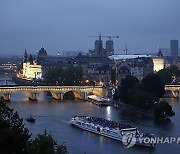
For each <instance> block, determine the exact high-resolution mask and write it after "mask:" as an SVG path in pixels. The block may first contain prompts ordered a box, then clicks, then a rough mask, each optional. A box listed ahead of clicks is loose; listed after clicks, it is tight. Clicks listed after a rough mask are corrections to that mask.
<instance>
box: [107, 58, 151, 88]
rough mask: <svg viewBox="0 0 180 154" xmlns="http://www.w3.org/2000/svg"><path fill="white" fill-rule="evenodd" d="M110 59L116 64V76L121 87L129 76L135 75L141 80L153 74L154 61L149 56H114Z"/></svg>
mask: <svg viewBox="0 0 180 154" xmlns="http://www.w3.org/2000/svg"><path fill="white" fill-rule="evenodd" d="M109 58H110V59H112V60H114V61H115V63H116V76H117V80H118V84H119V85H120V84H121V80H122V79H124V78H125V77H126V76H127V75H133V76H135V77H137V78H138V79H139V80H141V79H142V78H143V77H145V76H146V75H148V74H149V73H152V72H153V61H152V57H151V56H149V55H112V56H109Z"/></svg>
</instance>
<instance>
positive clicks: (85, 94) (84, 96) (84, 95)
mask: <svg viewBox="0 0 180 154" xmlns="http://www.w3.org/2000/svg"><path fill="white" fill-rule="evenodd" d="M83 99H84V100H86V99H87V93H86V92H83Z"/></svg>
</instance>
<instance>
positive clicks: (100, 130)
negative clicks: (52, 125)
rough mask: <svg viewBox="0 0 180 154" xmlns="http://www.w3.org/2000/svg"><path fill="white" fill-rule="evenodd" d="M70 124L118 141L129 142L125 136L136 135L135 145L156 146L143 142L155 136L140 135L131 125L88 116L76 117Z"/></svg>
mask: <svg viewBox="0 0 180 154" xmlns="http://www.w3.org/2000/svg"><path fill="white" fill-rule="evenodd" d="M70 123H71V124H72V125H74V126H76V127H78V128H81V129H83V130H86V131H89V132H93V133H96V134H99V135H102V136H105V137H109V138H112V139H115V140H118V141H123V140H124V139H125V138H126V139H127V140H128V139H129V137H126V136H125V134H134V137H133V140H134V144H135V145H141V146H147V147H154V146H155V144H154V143H147V142H146V143H145V142H144V140H143V139H145V138H146V137H149V138H154V136H153V134H144V133H139V131H138V130H137V128H136V127H131V125H130V124H121V123H117V122H115V121H110V120H106V119H102V118H98V117H88V116H74V117H72V119H71V120H70ZM123 137H124V138H123ZM140 141H141V142H140Z"/></svg>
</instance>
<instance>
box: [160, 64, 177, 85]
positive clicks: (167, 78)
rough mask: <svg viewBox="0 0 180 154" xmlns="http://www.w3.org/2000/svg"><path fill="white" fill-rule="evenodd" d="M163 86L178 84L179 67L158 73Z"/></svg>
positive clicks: (173, 66) (172, 67)
mask: <svg viewBox="0 0 180 154" xmlns="http://www.w3.org/2000/svg"><path fill="white" fill-rule="evenodd" d="M157 74H158V76H159V77H160V79H161V81H162V82H163V84H169V83H172V82H176V79H177V78H179V77H180V70H179V68H178V67H177V66H175V65H172V66H171V67H169V68H165V69H162V70H160V71H159V72H157Z"/></svg>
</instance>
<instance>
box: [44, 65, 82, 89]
mask: <svg viewBox="0 0 180 154" xmlns="http://www.w3.org/2000/svg"><path fill="white" fill-rule="evenodd" d="M82 77H83V74H82V67H80V66H77V67H74V66H73V65H70V66H68V67H67V68H66V69H62V68H61V67H59V68H54V69H50V70H49V71H48V73H47V74H46V82H47V83H50V84H54V85H68V86H72V85H79V84H80V82H81V81H82Z"/></svg>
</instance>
